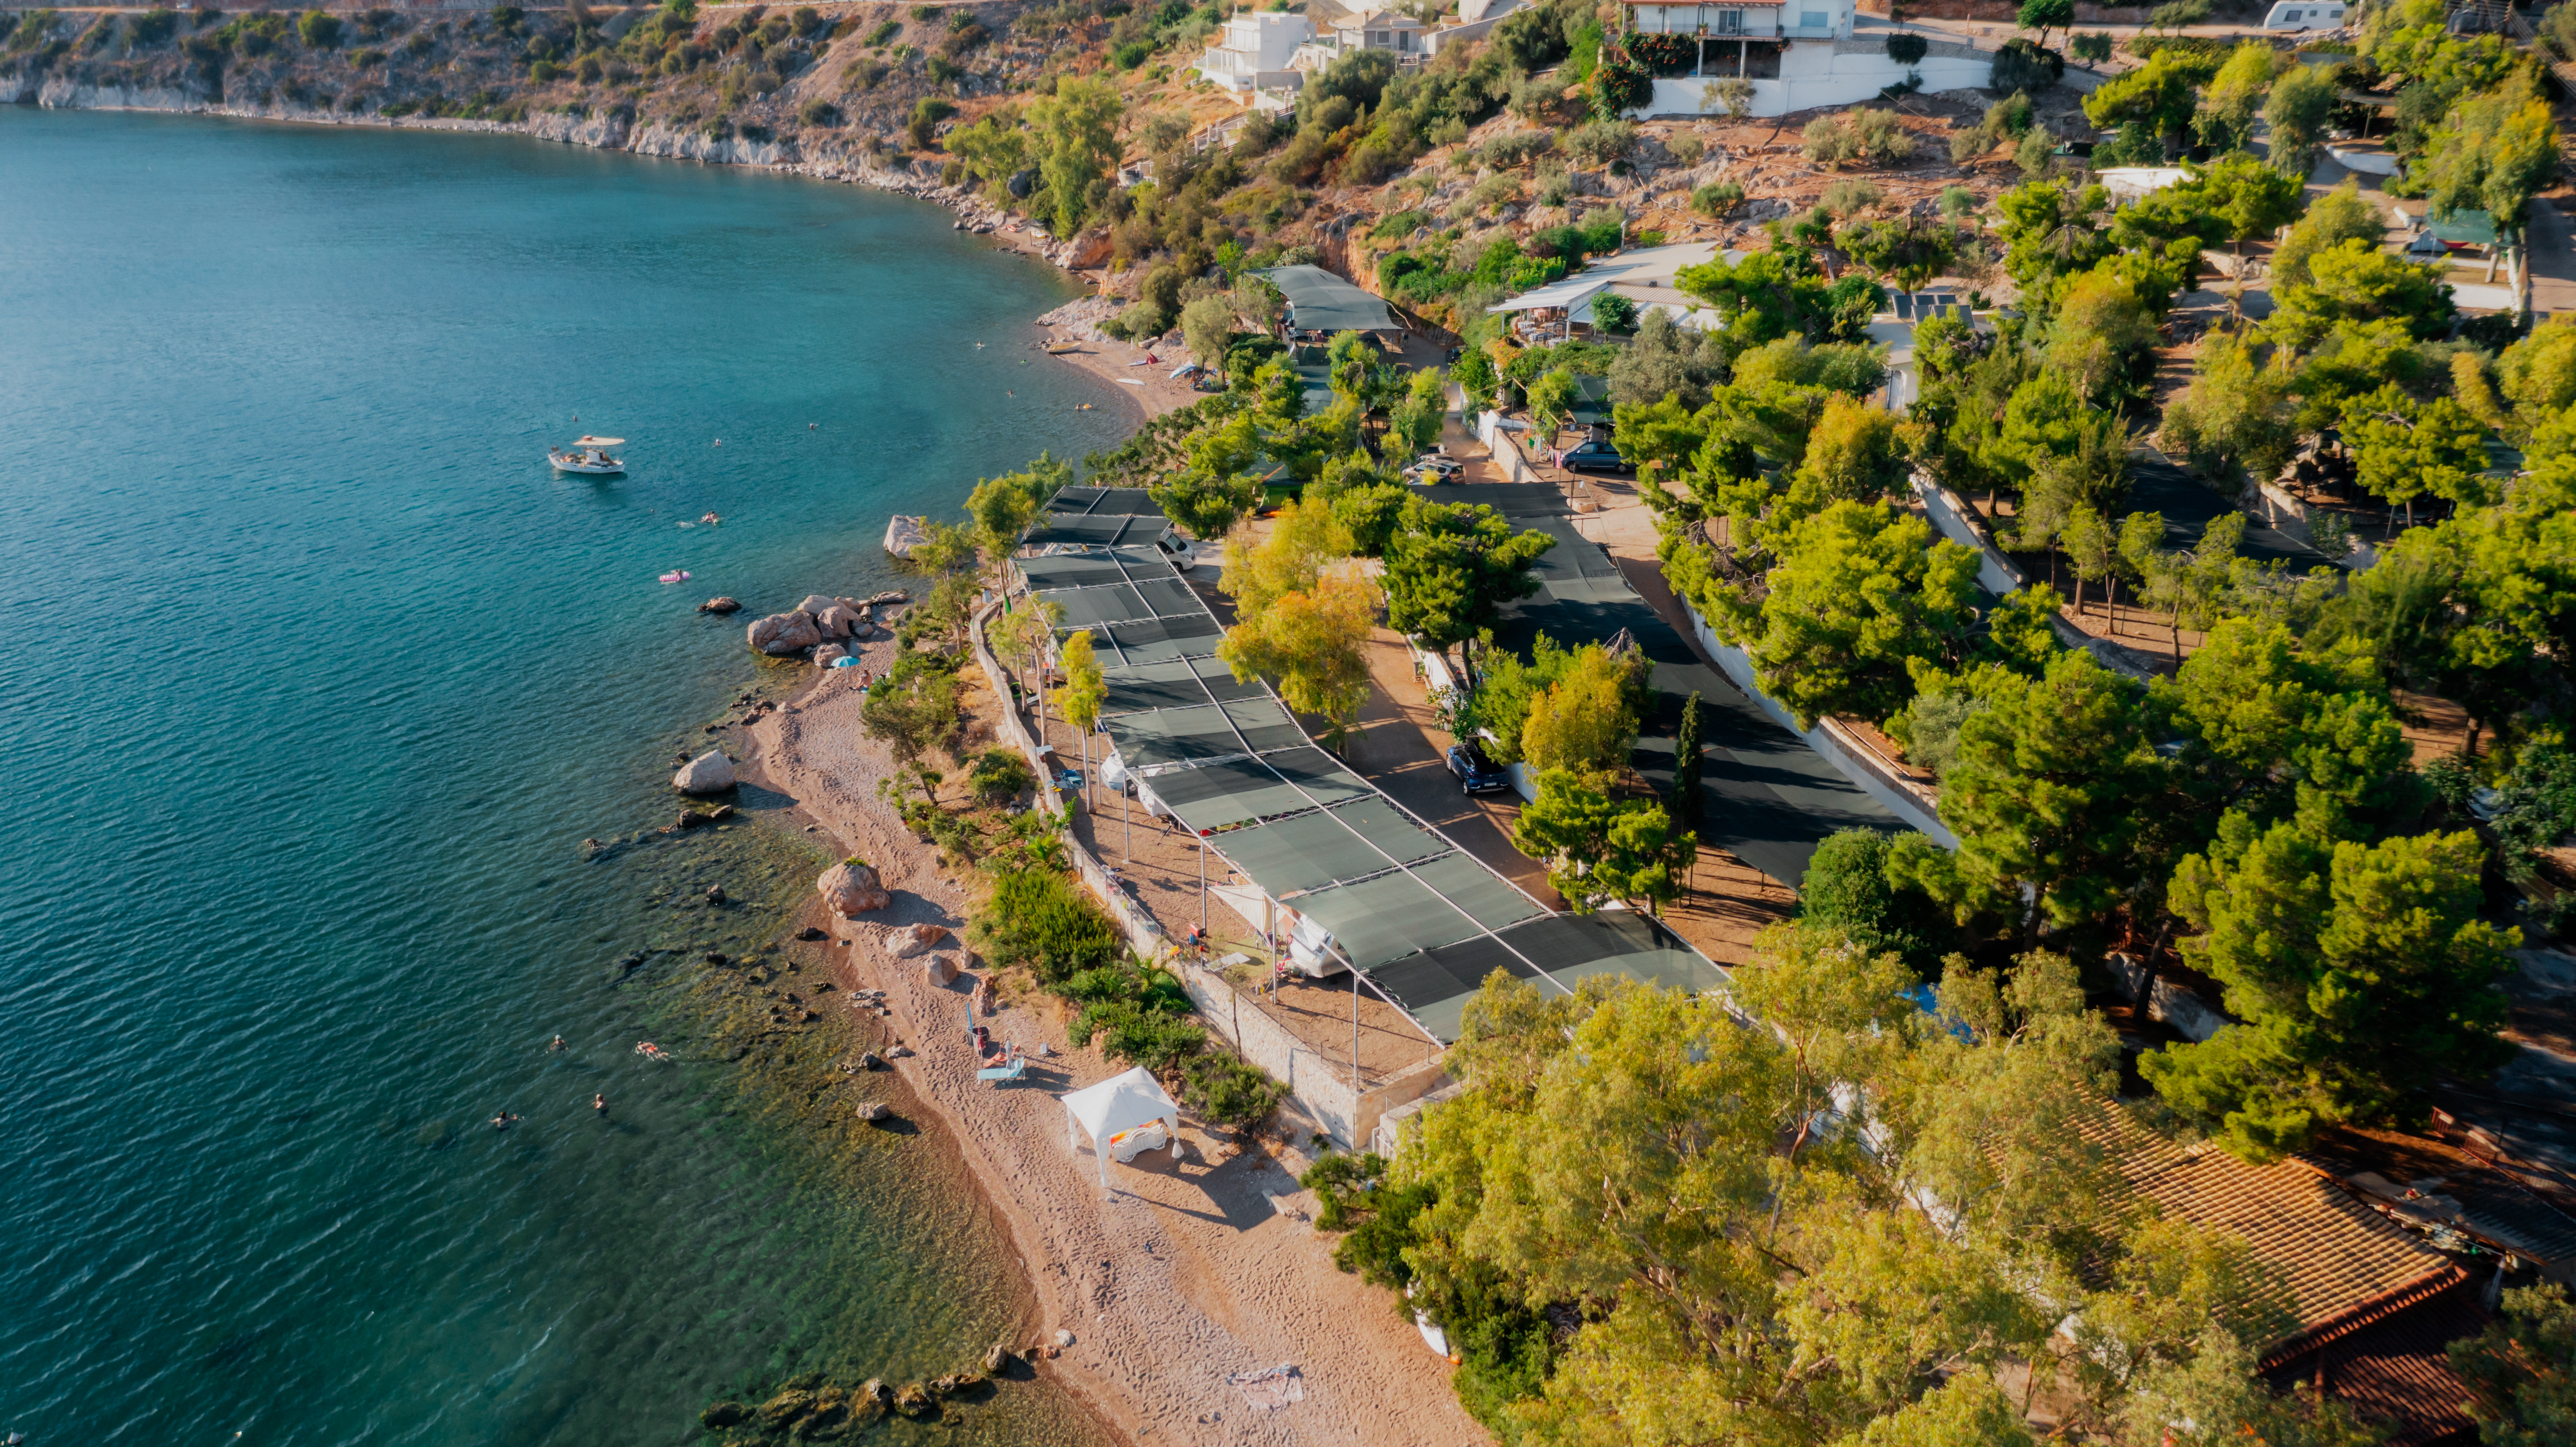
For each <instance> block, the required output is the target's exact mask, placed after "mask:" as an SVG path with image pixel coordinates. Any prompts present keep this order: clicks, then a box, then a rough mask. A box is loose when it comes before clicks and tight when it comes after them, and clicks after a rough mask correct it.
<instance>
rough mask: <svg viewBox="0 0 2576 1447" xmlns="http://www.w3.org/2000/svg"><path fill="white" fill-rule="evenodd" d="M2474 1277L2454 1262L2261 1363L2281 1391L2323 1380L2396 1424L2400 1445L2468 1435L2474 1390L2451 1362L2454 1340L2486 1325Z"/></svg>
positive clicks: (2303, 1335) (2338, 1394)
mask: <svg viewBox="0 0 2576 1447" xmlns="http://www.w3.org/2000/svg"><path fill="white" fill-rule="evenodd" d="M2486 1320H2487V1313H2486V1310H2485V1309H2484V1308H2483V1307H2481V1306H2480V1305H2479V1304H2478V1286H2477V1283H2476V1281H2475V1280H2474V1279H2473V1278H2472V1277H2471V1276H2470V1275H2469V1274H2468V1273H2467V1272H2466V1271H2463V1270H2461V1269H2460V1268H2459V1267H2457V1266H2446V1267H2444V1268H2443V1269H2442V1270H2441V1271H2440V1272H2438V1273H2436V1274H2435V1275H2433V1276H2429V1277H2427V1278H2425V1279H2424V1280H2422V1281H2420V1282H2417V1283H2415V1284H2414V1285H2412V1286H2409V1287H2406V1288H2405V1289H2403V1290H2399V1291H2393V1292H2390V1293H2388V1294H2386V1295H2384V1296H2381V1297H2377V1298H2374V1299H2372V1300H2369V1301H2365V1302H2362V1303H2360V1304H2358V1305H2356V1306H2354V1307H2353V1308H2352V1309H2351V1310H2349V1311H2346V1312H2344V1313H2343V1314H2342V1315H2340V1316H2338V1317H2336V1318H2334V1319H2333V1320H2331V1321H2328V1322H2323V1323H2320V1324H2319V1325H2317V1326H2314V1327H2311V1328H2309V1329H2308V1330H2306V1331H2303V1332H2300V1333H2299V1334H2298V1335H2297V1336H2294V1337H2292V1338H2290V1339H2289V1340H2288V1341H2285V1342H2283V1343H2281V1344H2280V1345H2278V1346H2275V1347H2274V1348H2272V1349H2271V1350H2270V1351H2268V1352H2266V1353H2264V1354H2263V1359H2262V1363H2261V1371H2262V1373H2263V1375H2264V1377H2265V1378H2266V1379H2267V1380H2269V1381H2270V1382H2271V1383H2272V1384H2273V1385H2274V1386H2275V1387H2277V1388H2280V1389H2282V1390H2285V1391H2287V1390H2299V1391H2315V1390H2318V1389H2319V1388H2320V1387H2322V1388H2323V1390H2324V1391H2326V1392H2327V1393H2328V1394H2330V1395H2332V1396H2333V1397H2335V1398H2337V1399H2338V1400H2340V1401H2343V1402H2347V1403H2349V1404H2351V1405H2352V1406H2354V1407H2357V1408H2359V1409H2360V1410H2362V1411H2363V1412H2366V1413H2368V1414H2370V1415H2372V1416H2376V1417H2379V1418H2382V1419H2385V1420H2388V1421H2391V1422H2394V1423H2396V1424H2397V1428H2398V1430H2397V1434H2396V1435H2395V1436H2394V1437H2392V1438H2390V1439H2389V1440H2390V1442H2391V1443H2392V1444H2394V1447H2435V1444H2452V1443H2470V1442H2474V1441H2475V1440H2476V1437H2477V1427H2476V1424H2475V1423H2474V1422H2473V1421H2472V1420H2471V1419H2470V1417H2469V1414H2468V1411H2467V1409H2466V1404H2467V1402H2468V1400H2469V1389H2468V1386H2467V1384H2466V1383H2464V1382H2462V1381H2461V1380H2460V1378H2459V1375H2458V1374H2457V1373H2456V1372H2453V1371H2452V1370H2451V1361H2450V1357H2449V1354H2448V1353H2447V1352H2446V1351H2445V1350H2444V1348H2445V1347H2447V1346H2448V1345H2449V1344H2450V1343H2451V1342H2453V1341H2456V1340H2458V1339H2459V1338H2461V1337H2464V1336H2468V1335H2471V1334H2473V1333H2475V1332H2476V1331H2477V1330H2478V1329H2479V1328H2480V1327H2482V1326H2484V1325H2485V1324H2486Z"/></svg>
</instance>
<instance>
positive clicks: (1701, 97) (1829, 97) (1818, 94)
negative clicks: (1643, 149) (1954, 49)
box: [1629, 44, 1994, 116]
mask: <svg viewBox="0 0 2576 1447" xmlns="http://www.w3.org/2000/svg"><path fill="white" fill-rule="evenodd" d="M1909 73H1913V74H1919V75H1921V76H1922V77H1923V88H1924V89H1925V90H1927V91H1943V90H1971V89H1975V88H1978V87H1981V86H1983V85H1984V84H1985V83H1986V82H1987V81H1988V80H1989V79H1991V78H1992V76H1993V75H1994V64H1993V62H1991V61H1985V60H1961V59H1956V58H1953V57H1950V56H1940V55H1927V56H1925V57H1924V58H1923V59H1922V60H1920V61H1918V62H1916V63H1915V64H1913V65H1911V66H1904V65H1898V64H1897V63H1896V62H1895V61H1893V60H1890V59H1888V58H1887V56H1886V55H1885V54H1884V53H1852V52H1845V53H1842V54H1836V53H1835V50H1834V48H1833V47H1832V46H1827V45H1797V44H1792V45H1791V46H1790V47H1789V48H1788V49H1787V50H1786V51H1785V52H1783V53H1782V55H1781V57H1780V78H1779V79H1778V80H1757V81H1753V82H1751V84H1752V86H1753V109H1752V111H1751V114H1753V115H1757V116H1785V115H1787V114H1789V113H1790V112H1791V111H1803V110H1813V109H1816V108H1818V107H1820V106H1848V105H1858V104H1859V103H1861V102H1862V101H1865V100H1874V99H1876V98H1877V96H1878V93H1879V91H1880V90H1881V89H1883V88H1885V87H1887V86H1891V85H1894V84H1896V83H1897V82H1899V81H1902V80H1903V79H1905V77H1906V76H1907V74H1909ZM1716 84H1717V82H1716V81H1714V80H1704V79H1699V78H1695V77H1687V76H1686V77H1684V78H1682V79H1679V80H1658V81H1656V82H1655V83H1654V88H1655V89H1654V96H1653V98H1652V99H1650V100H1648V101H1647V102H1646V104H1645V105H1643V106H1641V107H1639V108H1637V109H1636V110H1633V111H1630V112H1629V114H1630V115H1632V116H1709V115H1724V114H1725V113H1726V103H1725V102H1724V101H1722V100H1720V99H1718V92H1717V91H1716V90H1715V89H1714V87H1715V86H1716Z"/></svg>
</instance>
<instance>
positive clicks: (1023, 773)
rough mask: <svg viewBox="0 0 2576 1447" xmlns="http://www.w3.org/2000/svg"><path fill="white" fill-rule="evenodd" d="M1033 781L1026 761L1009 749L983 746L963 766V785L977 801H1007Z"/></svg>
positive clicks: (1033, 773)
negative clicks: (969, 762) (964, 777)
mask: <svg viewBox="0 0 2576 1447" xmlns="http://www.w3.org/2000/svg"><path fill="white" fill-rule="evenodd" d="M1036 782H1037V774H1036V772H1035V771H1034V770H1032V769H1031V768H1030V767H1029V765H1028V761H1027V760H1026V759H1023V758H1021V757H1020V756H1019V755H1018V754H1017V753H1015V752H1013V751H1012V750H1010V749H1002V748H993V749H986V750H984V751H983V752H982V753H980V754H977V755H976V756H975V762H974V763H972V764H970V765H968V766H967V769H966V787H967V789H968V790H969V791H970V792H971V793H973V795H974V796H975V802H976V803H978V804H985V805H996V806H998V805H1002V804H1007V803H1009V802H1011V801H1012V800H1013V799H1016V798H1018V797H1019V796H1020V795H1021V793H1023V792H1024V791H1026V790H1027V789H1028V787H1029V786H1030V785H1032V784H1034V783H1036Z"/></svg>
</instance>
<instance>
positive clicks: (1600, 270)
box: [1485, 241, 1744, 336]
mask: <svg viewBox="0 0 2576 1447" xmlns="http://www.w3.org/2000/svg"><path fill="white" fill-rule="evenodd" d="M1721 258H1722V259H1724V260H1725V262H1726V263H1727V264H1728V265H1730V266H1732V265H1734V264H1735V263H1736V262H1739V261H1742V260H1743V259H1744V253H1743V252H1740V251H1724V250H1721V249H1719V247H1718V244H1717V243H1716V242H1714V241H1684V242H1679V243H1676V244H1674V245H1671V246H1650V247H1647V248H1646V249H1644V250H1642V251H1620V252H1614V253H1612V254H1611V255H1608V256H1603V257H1598V258H1595V259H1594V260H1593V261H1592V263H1591V264H1590V265H1588V266H1586V267H1584V268H1583V269H1582V270H1581V271H1578V272H1576V273H1574V274H1573V275H1572V276H1569V277H1565V278H1563V279H1561V280H1558V281H1551V282H1549V283H1547V284H1546V285H1545V286H1541V287H1537V288H1534V289H1532V290H1530V291H1525V292H1523V293H1521V294H1520V295H1519V296H1516V297H1511V298H1508V299H1506V300H1505V301H1503V302H1502V303H1500V304H1499V305H1496V306H1490V307H1487V308H1485V310H1487V311H1489V312H1494V313H1498V314H1502V315H1507V316H1508V315H1511V314H1514V313H1537V314H1539V315H1538V316H1536V317H1534V318H1533V321H1534V322H1536V323H1537V325H1538V327H1539V329H1541V330H1554V331H1557V332H1558V334H1559V335H1563V336H1572V335H1573V334H1574V328H1576V327H1578V326H1580V327H1594V326H1598V325H1599V323H1598V321H1597V320H1596V319H1595V318H1594V316H1593V313H1592V304H1593V302H1595V301H1597V300H1599V299H1600V298H1601V297H1604V296H1609V295H1617V296H1623V297H1626V298H1627V299H1628V300H1629V301H1631V302H1634V303H1635V304H1636V307H1637V313H1638V315H1640V316H1643V315H1644V314H1646V313H1647V312H1650V311H1659V312H1662V313H1664V314H1665V315H1667V316H1670V317H1671V318H1672V319H1673V320H1674V321H1676V322H1678V323H1680V324H1681V325H1683V326H1686V327H1689V328H1692V329H1693V330H1696V331H1711V330H1715V329H1717V328H1720V327H1723V326H1725V325H1726V321H1725V318H1724V317H1722V316H1721V315H1719V314H1718V312H1717V311H1716V310H1715V309H1714V308H1711V307H1710V306H1708V305H1707V304H1706V303H1704V302H1702V301H1700V300H1699V299H1698V298H1697V297H1694V296H1692V295H1690V294H1689V293H1688V292H1685V291H1683V290H1682V289H1681V288H1680V286H1679V285H1677V284H1676V282H1675V280H1674V278H1676V277H1677V276H1678V275H1679V274H1680V273H1681V270H1682V268H1683V267H1686V266H1704V265H1706V264H1707V263H1709V262H1711V261H1716V260H1719V259H1721Z"/></svg>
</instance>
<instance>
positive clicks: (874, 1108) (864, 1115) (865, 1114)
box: [859, 1100, 894, 1121]
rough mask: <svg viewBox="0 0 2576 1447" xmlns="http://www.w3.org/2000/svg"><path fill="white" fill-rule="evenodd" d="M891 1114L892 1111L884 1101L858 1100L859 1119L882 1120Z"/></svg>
mask: <svg viewBox="0 0 2576 1447" xmlns="http://www.w3.org/2000/svg"><path fill="white" fill-rule="evenodd" d="M893 1114H894V1112H893V1111H892V1110H891V1109H889V1108H888V1107H887V1105H886V1103H885V1102H884V1101H882V1100H863V1101H860V1102H859V1119H861V1120H870V1121H874V1120H884V1119H885V1118H887V1117H888V1116H891V1115H893Z"/></svg>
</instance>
